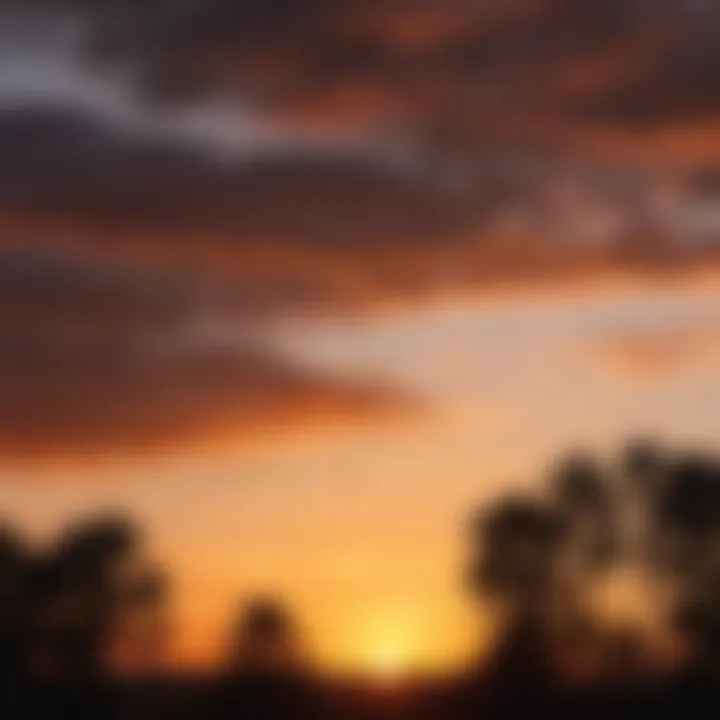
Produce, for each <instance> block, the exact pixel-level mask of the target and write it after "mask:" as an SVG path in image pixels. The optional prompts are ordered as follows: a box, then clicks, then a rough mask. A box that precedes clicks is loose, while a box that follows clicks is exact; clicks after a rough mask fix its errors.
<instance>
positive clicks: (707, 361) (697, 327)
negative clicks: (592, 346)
mask: <svg viewBox="0 0 720 720" xmlns="http://www.w3.org/2000/svg"><path fill="white" fill-rule="evenodd" d="M718 327H720V324H718V322H717V321H716V322H714V323H710V324H706V323H698V324H692V325H687V326H682V327H676V328H669V329H665V330H656V331H648V330H639V331H637V332H634V333H626V334H623V335H619V336H617V337H612V338H609V339H606V340H605V341H603V342H602V343H601V344H600V346H599V347H598V348H596V352H599V356H600V359H601V361H602V363H603V365H604V366H605V367H606V368H607V369H608V370H610V371H611V372H613V373H617V374H620V375H621V376H623V377H628V378H631V379H639V380H657V379H662V378H666V377H667V376H669V375H672V374H675V373H682V372H686V371H688V370H692V369H696V368H698V367H711V368H712V367H716V366H717V364H718V361H720V330H718Z"/></svg>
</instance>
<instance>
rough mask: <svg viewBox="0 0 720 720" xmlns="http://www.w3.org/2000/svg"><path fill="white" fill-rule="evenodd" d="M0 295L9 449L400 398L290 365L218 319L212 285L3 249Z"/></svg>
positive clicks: (224, 427)
mask: <svg viewBox="0 0 720 720" xmlns="http://www.w3.org/2000/svg"><path fill="white" fill-rule="evenodd" d="M202 301H204V302H202ZM0 308H1V310H0V408H1V411H0V456H1V457H5V458H7V459H9V460H18V459H23V460H33V459H40V460H42V459H44V458H47V457H48V456H50V457H55V456H62V457H71V458H82V457H86V456H102V455H108V454H109V455H110V456H112V455H113V454H115V453H119V452H127V451H129V450H142V449H145V450H157V449H161V448H163V447H165V446H178V445H181V444H183V443H188V442H194V441H209V442H217V441H220V440H222V441H233V442H237V443H242V442H243V441H245V440H247V439H248V438H251V437H257V436H258V435H262V434H263V433H270V432H273V431H275V430H277V428H278V427H282V426H284V425H292V424H293V423H295V424H298V423H299V424H302V423H303V422H307V421H313V420H317V419H318V418H325V419H326V420H327V419H329V418H332V419H337V418H346V419H351V418H361V417H364V416H368V415H369V416H372V417H374V416H376V414H378V413H383V412H387V411H389V410H391V409H392V408H397V407H399V406H400V405H401V403H400V402H399V401H397V398H395V397H394V395H393V393H392V392H391V391H390V390H388V389H383V388H382V387H380V386H374V385H372V384H371V383H369V382H363V381H359V380H354V379H352V378H342V377H325V376H323V375H322V373H319V372H313V371H312V370H309V369H307V368H301V367H299V366H296V365H295V364H294V363H293V362H292V361H290V360H288V359H286V358H284V357H283V356H281V355H280V354H279V353H278V352H275V351H273V349H272V348H271V347H270V346H269V345H268V344H267V343H265V342H263V339H262V337H258V336H257V335H254V334H253V333H252V332H246V333H245V334H243V326H242V324H240V323H237V322H236V323H235V324H234V325H229V326H228V327H226V328H225V329H224V331H223V333H222V334H219V333H218V332H217V331H212V328H213V327H215V326H217V319H218V315H217V314H215V313H210V314H209V315H208V313H207V308H208V298H206V297H204V296H203V295H200V296H198V295H197V294H194V293H193V292H191V291H189V290H188V288H187V287H185V285H184V284H183V283H177V282H176V281H175V280H173V279H166V280H164V281H163V279H162V278H161V277H158V276H157V275H153V276H150V277H143V276H142V275H138V274H135V273H129V272H126V271H119V270H117V269H107V268H101V267H97V266H94V265H91V264H89V263H86V262H77V261H74V260H72V259H68V258H67V257H63V256H57V255H56V256H50V255H46V256H38V255H37V254H33V255H27V254H18V253H13V254H8V253H4V254H2V256H0ZM231 331H232V332H231Z"/></svg>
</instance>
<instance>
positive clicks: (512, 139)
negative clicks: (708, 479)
mask: <svg viewBox="0 0 720 720" xmlns="http://www.w3.org/2000/svg"><path fill="white" fill-rule="evenodd" d="M719 8H720V6H718V4H717V3H716V2H714V0H707V1H706V2H703V1H702V0H694V1H692V0H603V2H597V0H377V1H376V0H365V1H361V0H257V1H254V0H253V1H251V0H246V1H244V2H233V1H232V0H189V1H187V2H180V1H179V0H178V1H177V2H174V3H173V2H161V1H160V0H157V1H150V0H146V1H145V2H130V1H129V0H103V1H102V2H97V1H95V2H91V1H90V0H22V1H20V0H17V1H11V2H4V3H3V4H2V8H1V9H0V462H1V463H2V469H1V474H0V477H1V478H2V494H1V497H2V503H3V504H2V508H3V511H4V513H5V514H6V515H7V517H8V519H9V520H10V521H12V522H14V523H16V524H18V525H19V526H21V527H22V528H24V529H26V530H27V532H28V533H29V534H30V535H31V536H32V537H34V538H36V539H37V541H38V542H42V541H43V539H47V538H50V537H51V536H52V534H53V533H55V532H56V531H57V529H58V528H59V527H62V526H63V525H64V524H65V523H66V522H68V521H70V520H72V519H74V518H76V517H78V516H84V515H87V514H91V513H93V512H95V511H97V510H99V509H104V508H118V507H119V508H123V509H125V510H127V511H129V512H130V513H131V514H132V515H133V516H134V517H136V518H137V519H138V521H139V522H141V523H142V524H143V525H144V527H146V529H147V531H148V535H149V542H150V545H151V548H152V551H153V554H154V555H155V556H156V557H157V558H159V559H160V560H161V561H162V562H163V563H165V564H166V565H167V567H168V569H169V570H170V572H171V575H172V578H173V590H174V592H173V617H174V618H175V621H176V633H175V640H174V646H173V651H172V656H173V657H172V661H173V662H175V663H180V664H183V665H207V664H208V663H211V662H215V661H216V660H218V659H219V658H220V657H221V654H222V652H223V639H224V634H225V633H226V632H227V629H228V627H229V623H230V622H231V621H232V619H233V614H234V613H235V611H236V610H237V608H238V604H239V602H240V601H242V600H243V598H246V597H248V596H252V595H254V594H255V593H257V592H262V593H271V594H273V595H277V596H278V597H280V598H282V599H283V600H284V601H285V602H287V604H288V605H289V606H290V607H291V608H292V609H293V611H294V613H295V614H296V615H297V617H298V618H299V620H300V622H301V624H302V626H303V628H304V629H305V630H306V636H307V640H308V644H309V645H310V647H311V649H312V651H313V653H314V655H315V656H316V657H317V659H318V661H319V663H320V664H321V665H322V666H323V667H326V668H329V669H345V668H350V669H361V670H367V669H372V668H379V667H390V666H393V665H398V666H406V667H415V666H419V667H433V668H437V667H448V666H450V665H452V664H454V663H457V662H461V661H462V660H463V659H464V658H466V657H467V656H468V654H469V653H470V652H472V651H474V650H475V649H476V648H477V646H478V644H479V643H481V641H482V638H483V637H486V636H487V634H488V633H489V632H490V629H489V628H488V627H487V626H486V625H485V624H484V623H483V616H482V614H481V613H477V609H476V608H474V607H473V606H472V604H471V603H470V602H469V599H468V598H467V597H465V595H464V593H463V588H462V573H463V559H464V555H463V553H464V544H463V543H464V541H465V540H466V536H465V534H464V533H465V532H466V525H465V524H466V522H467V518H468V517H469V515H470V514H471V513H472V510H473V508H474V507H476V505H478V504H481V503H482V502H483V501H484V500H485V499H487V498H490V497H493V496H495V495H496V494H497V493H499V492H503V491H506V490H508V489H510V488H512V487H515V486H520V485H522V486H524V487H532V486H533V483H535V482H537V481H538V480H539V479H540V478H541V477H542V474H543V472H545V470H546V468H547V467H549V465H550V463H551V462H552V461H553V460H554V459H555V458H556V456H557V454H558V453H559V452H563V451H565V450H567V449H569V448H573V447H576V446H579V447H587V448H591V449H598V450H610V449H612V448H613V447H615V446H616V444H617V442H618V441H621V440H623V439H626V438H627V437H628V436H632V435H636V434H640V435H657V436H658V437H660V438H665V439H667V440H668V441H670V442H672V443H676V442H678V443H679V442H687V443H690V444H691V445H700V446H711V447H713V446H716V444H717V437H718V429H720V273H718V271H717V261H718V259H720V95H719V94H718V92H717V88H718V86H719V83H720V9H719Z"/></svg>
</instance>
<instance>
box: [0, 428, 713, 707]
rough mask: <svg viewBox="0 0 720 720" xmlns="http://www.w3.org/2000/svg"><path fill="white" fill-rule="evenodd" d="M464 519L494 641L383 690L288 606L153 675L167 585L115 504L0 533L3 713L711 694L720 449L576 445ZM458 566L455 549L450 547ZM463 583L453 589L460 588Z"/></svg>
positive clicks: (250, 604)
mask: <svg viewBox="0 0 720 720" xmlns="http://www.w3.org/2000/svg"><path fill="white" fill-rule="evenodd" d="M543 475H544V476H543V477H541V478H540V479H539V480H537V481H536V482H534V483H533V484H532V485H530V488H531V489H530V490H529V491H527V492H525V493H517V494H513V495H506V496H501V497H499V498H498V499H496V500H495V501H494V502H491V503H490V504H485V505H484V506H483V507H482V508H480V509H479V511H478V512H477V514H476V515H474V516H473V518H472V522H471V523H470V528H469V533H468V555H469V558H468V559H469V563H468V565H467V567H466V570H467V573H466V588H465V590H466V591H469V592H470V593H471V595H472V596H473V597H475V598H477V600H478V601H479V603H480V604H481V607H482V608H483V611H484V612H488V613H490V616H491V618H492V620H493V627H494V628H495V632H494V637H493V642H492V647H491V652H490V653H489V655H488V657H486V658H483V659H482V660H480V659H479V660H478V661H477V663H475V664H473V665H472V666H471V667H468V668H467V669H466V671H465V672H463V673H460V674H458V676H456V677H454V678H451V679H448V678H442V679H440V678H436V679H433V678H418V679H416V680H413V681H410V680H408V681H407V682H405V683H404V684H399V685H397V686H395V687H393V688H392V691H389V690H388V688H382V687H378V686H373V684H372V683H371V682H369V681H367V680H366V681H362V680H360V679H354V680H353V679H346V680H339V679H337V678H335V679H331V678H329V677H327V676H323V675H322V674H319V673H316V672H314V671H313V669H312V667H311V665H310V664H309V663H308V662H307V660H306V655H305V649H304V643H303V638H302V637H301V633H300V631H299V629H298V627H299V626H298V623H297V622H296V621H295V618H294V617H293V615H292V613H291V611H290V610H289V609H288V608H287V607H285V606H284V604H283V603H282V602H281V601H279V600H277V599H275V598H271V597H257V598H250V599H249V600H246V601H245V602H244V603H242V605H241V607H240V611H239V614H238V620H237V622H236V624H235V625H234V626H233V627H232V628H231V630H230V632H229V642H228V648H229V650H228V654H227V658H226V662H225V665H224V667H222V668H221V669H219V670H218V671H217V672H216V673H215V674H214V676H212V677H206V676H204V677H200V676H198V677H195V678H193V677H188V676H182V677H181V676H173V675H171V674H169V673H166V674H164V675H163V674H162V673H160V672H159V671H158V670H157V669H156V670H155V671H154V672H152V673H150V672H148V673H146V675H145V676H140V677H137V676H133V677H132V678H130V677H129V676H128V675H126V674H123V672H122V670H123V668H126V667H131V668H135V669H137V668H153V667H155V668H157V667H158V666H159V664H160V661H161V658H162V653H163V648H164V645H165V642H166V641H167V638H168V634H169V623H168V618H167V614H168V613H167V602H168V596H169V593H170V590H171V588H170V584H169V582H168V578H167V577H166V576H165V573H164V572H163V571H162V569H161V568H159V567H158V566H157V565H156V564H155V563H154V562H153V561H152V560H151V559H150V558H149V556H148V553H147V550H146V547H145V543H144V539H143V536H142V533H141V532H140V530H139V528H138V527H136V526H135V525H134V524H133V523H132V522H131V521H130V520H129V519H128V518H126V517H123V516H122V515H112V516H105V517H100V518H95V519H92V520H90V521H85V522H81V523H77V524H74V525H72V526H70V527H69V528H67V529H66V530H65V532H63V533H61V534H60V536H59V537H58V538H57V540H56V541H55V542H53V543H50V544H48V545H46V546H43V547H39V548H38V547H37V546H30V545H29V544H28V543H26V542H25V541H23V539H22V538H21V536H20V535H19V534H18V533H17V532H16V531H14V530H13V529H12V528H9V527H7V528H5V529H4V530H3V531H2V533H0V692H1V696H0V703H1V706H0V717H3V718H5V717H8V718H28V717H51V716H52V717H60V718H66V717H67V718H106V717H107V718H118V719H120V718H133V719H135V718H178V719H180V718H258V719H260V718H261V719H263V720H265V719H272V718H280V719H282V718H288V719H289V720H294V719H297V720H313V719H315V718H318V719H319V718H328V720H332V719H333V718H342V719H345V718H347V719H348V720H353V718H358V719H360V718H398V719H399V718H408V719H409V718H428V719H430V718H438V720H439V719H441V718H448V719H449V720H453V719H455V718H456V719H457V720H464V719H465V718H468V719H469V718H525V717H568V718H569V717H581V718H606V717H607V718H610V717H613V718H616V717H633V718H635V717H640V716H643V715H649V714H651V715H652V716H655V717H688V716H691V717H700V716H702V717H705V716H708V717H710V716H712V715H713V713H717V712H718V710H720V687H719V684H718V681H719V680H720V459H719V458H718V457H715V456H713V455H711V454H708V453H704V452H692V451H691V452H685V451H680V452H679V451H677V450H671V449H670V448H667V447H664V446H662V445H661V444H658V443H654V442H649V441H636V442H632V443H630V444H628V445H627V446H626V447H625V448H622V449H621V451H620V452H619V453H618V455H617V456H616V457H612V458H610V459H606V460H601V459H600V458H597V457H595V456H593V455H592V454H587V453H572V454H570V455H568V456H566V457H564V458H563V459H561V461H560V462H558V463H557V464H555V465H554V466H553V467H552V468H551V470H550V471H549V472H546V473H544V474H543ZM459 565H460V563H459ZM459 590H460V589H459Z"/></svg>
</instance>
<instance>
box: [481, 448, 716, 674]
mask: <svg viewBox="0 0 720 720" xmlns="http://www.w3.org/2000/svg"><path fill="white" fill-rule="evenodd" d="M612 468H615V469H612ZM540 490H541V494H540V496H539V497H536V498H530V497H528V498H522V497H520V498H518V497H514V498H509V499H500V500H499V501H497V502H495V503H494V504H492V505H491V506H489V507H488V508H486V509H484V510H483V511H482V512H481V513H480V515H479V517H478V519H477V521H476V524H475V532H474V535H473V542H472V553H473V562H472V573H471V576H472V580H473V589H474V591H475V592H476V593H477V594H479V595H480V597H481V598H482V599H483V600H486V601H487V600H490V601H494V602H495V604H496V606H499V607H500V608H501V609H502V611H503V612H502V619H503V621H504V628H505V630H504V633H503V634H502V636H501V642H500V646H499V648H498V650H497V652H496V653H495V655H494V661H493V663H492V667H493V670H494V671H495V672H496V673H499V674H506V675H512V676H513V678H514V679H513V680H512V682H513V683H515V684H517V682H518V681H517V676H518V668H521V667H522V668H523V672H524V673H525V674H526V675H533V676H534V677H536V678H544V679H545V681H548V678H549V676H551V675H552V668H553V665H554V663H556V662H557V658H558V657H561V656H562V652H563V651H564V650H567V649H568V648H571V647H572V646H573V644H575V645H576V646H578V647H579V646H582V645H587V644H588V643H596V645H597V648H598V649H599V650H600V651H602V652H603V653H605V660H606V662H605V667H606V668H607V670H608V672H609V673H611V674H612V673H616V672H617V670H618V668H620V667H625V668H631V667H632V668H636V669H638V668H639V667H640V665H641V663H640V658H641V657H642V656H643V651H642V648H641V646H642V642H641V634H640V632H639V630H638V629H633V628H632V627H624V628H617V627H616V628H612V627H609V626H604V625H603V624H604V623H605V622H606V621H605V620H604V619H603V618H602V617H601V616H599V615H598V614H597V608H596V606H595V605H594V603H593V597H594V595H593V593H594V590H595V588H596V587H597V583H598V582H599V581H600V580H607V582H612V581H613V577H614V575H613V573H614V572H615V571H618V570H619V569H620V568H622V567H632V568H633V569H634V571H635V572H637V573H638V575H639V577H641V578H643V582H647V583H651V584H652V585H651V587H652V589H655V588H657V593H656V594H655V596H654V599H653V602H654V603H656V605H657V608H644V610H645V611H647V612H650V611H651V610H655V609H657V610H658V611H662V616H663V617H664V623H665V630H662V628H660V629H659V632H669V631H676V632H677V631H679V632H680V633H681V634H682V635H683V636H684V637H685V639H686V640H687V642H689V644H690V645H691V647H692V648H693V650H694V653H695V659H696V662H697V664H698V666H702V667H703V668H704V669H705V670H709V671H712V672H718V671H719V670H720V463H719V462H718V459H717V458H713V457H711V456H709V455H704V454H701V453H694V454H673V453H671V452H670V451H669V450H667V449H665V448H663V447H662V446H661V445H659V444H657V443H654V442H651V441H648V440H641V441H633V442H631V443H629V444H628V445H627V446H626V447H625V448H624V449H623V450H622V452H621V454H620V458H619V462H617V463H613V464H609V465H608V466H606V467H604V466H602V465H601V464H600V463H599V462H598V461H597V460H595V459H594V458H593V457H592V456H589V455H587V454H578V453H574V454H571V455H570V456H567V457H566V458H565V459H563V460H562V461H561V462H560V463H559V464H558V465H557V466H556V468H555V469H554V471H553V472H552V473H551V474H550V476H549V478H547V481H546V482H545V483H544V484H542V485H541V486H540ZM660 589H664V591H666V592H663V593H661V592H660ZM668 598H669V599H668ZM628 672H629V670H628Z"/></svg>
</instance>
